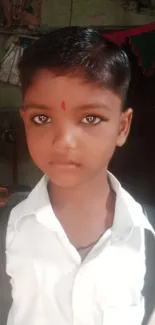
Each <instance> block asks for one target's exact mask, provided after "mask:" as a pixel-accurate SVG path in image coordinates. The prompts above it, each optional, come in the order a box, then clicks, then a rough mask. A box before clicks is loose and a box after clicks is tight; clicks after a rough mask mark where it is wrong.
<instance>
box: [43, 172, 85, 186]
mask: <svg viewBox="0 0 155 325" xmlns="http://www.w3.org/2000/svg"><path fill="white" fill-rule="evenodd" d="M46 175H47V176H48V177H49V179H50V181H51V183H52V184H53V185H55V186H59V187H61V188H64V189H65V188H66V189H67V188H68V189H69V188H75V187H78V186H80V185H82V184H84V183H86V182H87V181H88V179H86V177H82V176H81V177H80V175H76V173H74V174H72V175H67V173H66V174H63V175H62V174H58V175H56V174H55V175H53V174H51V173H47V174H46Z"/></svg>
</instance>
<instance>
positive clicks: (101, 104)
mask: <svg viewBox="0 0 155 325" xmlns="http://www.w3.org/2000/svg"><path fill="white" fill-rule="evenodd" d="M91 108H96V109H97V108H100V109H106V110H108V111H110V107H109V106H108V105H106V104H103V103H89V104H84V105H79V106H76V107H75V109H81V110H85V109H91Z"/></svg>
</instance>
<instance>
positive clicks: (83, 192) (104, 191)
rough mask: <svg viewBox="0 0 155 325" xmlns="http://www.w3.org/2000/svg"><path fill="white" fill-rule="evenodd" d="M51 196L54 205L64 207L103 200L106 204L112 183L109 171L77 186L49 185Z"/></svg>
mask: <svg viewBox="0 0 155 325" xmlns="http://www.w3.org/2000/svg"><path fill="white" fill-rule="evenodd" d="M48 193H49V198H50V201H51V203H52V206H54V207H57V208H60V209H61V208H64V207H65V206H74V207H76V206H79V204H80V206H81V207H84V206H87V205H89V206H91V205H94V202H96V203H97V202H99V201H100V200H102V202H104V203H105V204H106V202H107V198H108V196H109V193H110V185H109V181H108V175H107V172H104V173H102V175H101V174H100V175H98V176H97V177H96V178H94V179H92V180H91V181H90V182H87V183H84V184H82V185H79V186H77V187H75V188H62V187H59V186H56V185H53V184H52V183H51V182H50V183H49V186H48Z"/></svg>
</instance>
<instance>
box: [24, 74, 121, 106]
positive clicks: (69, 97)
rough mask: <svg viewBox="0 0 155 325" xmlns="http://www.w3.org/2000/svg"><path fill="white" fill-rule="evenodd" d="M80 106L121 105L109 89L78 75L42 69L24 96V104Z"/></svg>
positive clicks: (119, 100)
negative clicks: (53, 72) (58, 73)
mask: <svg viewBox="0 0 155 325" xmlns="http://www.w3.org/2000/svg"><path fill="white" fill-rule="evenodd" d="M31 103H34V104H37V103H38V104H40V105H47V106H48V107H50V106H55V105H58V103H60V106H62V103H63V106H64V104H65V105H68V106H70V105H71V106H80V105H86V104H88V105H89V104H92V103H93V104H94V103H96V104H99V105H103V106H107V107H109V108H110V107H111V106H113V105H121V99H120V98H119V96H117V95H116V94H114V93H113V92H112V91H111V90H107V89H105V88H104V87H103V88H101V87H99V86H97V85H96V84H95V83H88V82H86V81H85V80H84V79H82V78H80V77H76V76H75V77H73V76H56V75H54V74H52V73H51V72H50V71H46V70H42V71H40V72H39V73H37V75H36V76H35V78H34V80H33V82H32V83H31V85H30V86H29V88H28V90H27V91H26V94H25V96H24V104H25V105H29V104H31Z"/></svg>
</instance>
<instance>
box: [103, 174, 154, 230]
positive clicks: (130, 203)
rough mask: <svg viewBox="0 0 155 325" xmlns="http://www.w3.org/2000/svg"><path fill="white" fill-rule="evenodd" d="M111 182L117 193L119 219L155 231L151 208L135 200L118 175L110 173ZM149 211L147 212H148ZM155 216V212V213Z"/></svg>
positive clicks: (135, 226) (116, 207)
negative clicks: (151, 221) (151, 219)
mask: <svg viewBox="0 0 155 325" xmlns="http://www.w3.org/2000/svg"><path fill="white" fill-rule="evenodd" d="M108 176H109V180H110V184H111V186H112V188H113V190H114V191H115V193H116V203H115V214H116V217H117V218H118V215H120V217H119V221H120V222H121V223H122V222H124V223H126V222H127V221H128V222H129V224H130V225H132V226H133V227H134V228H143V229H147V230H150V231H151V232H154V230H153V228H152V226H151V224H150V222H149V219H150V218H148V212H149V215H150V210H151V209H149V210H148V207H147V208H145V205H144V206H143V205H141V204H140V203H139V202H137V201H136V200H135V198H134V197H133V196H132V195H131V194H130V193H129V192H128V191H127V190H125V189H124V188H123V187H122V186H121V184H120V182H119V181H118V180H117V179H116V177H115V176H114V175H113V174H111V173H108ZM146 212H147V213H146ZM154 212H155V209H153V208H152V214H154ZM154 216H155V214H154Z"/></svg>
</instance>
